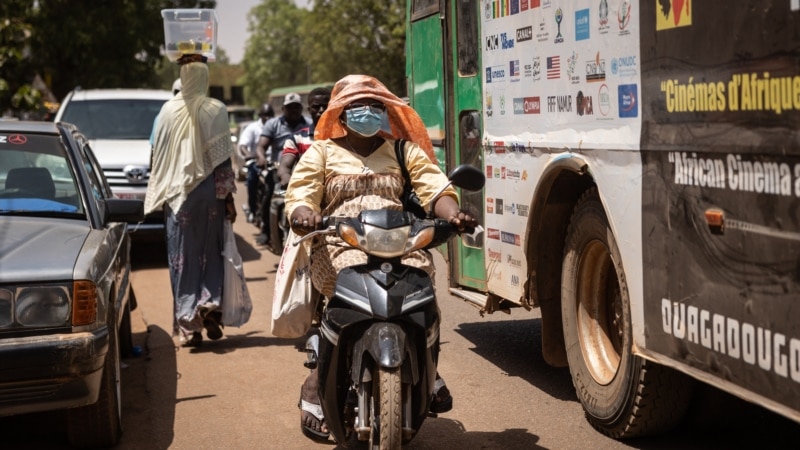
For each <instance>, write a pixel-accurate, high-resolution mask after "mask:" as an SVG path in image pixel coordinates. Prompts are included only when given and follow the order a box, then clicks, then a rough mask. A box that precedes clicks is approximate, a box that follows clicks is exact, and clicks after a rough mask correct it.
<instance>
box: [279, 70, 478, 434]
mask: <svg viewBox="0 0 800 450" xmlns="http://www.w3.org/2000/svg"><path fill="white" fill-rule="evenodd" d="M315 138H316V140H315V142H314V144H313V145H312V146H311V148H310V149H309V150H308V151H307V152H306V153H305V155H303V157H302V158H301V159H300V161H299V162H298V164H297V166H295V169H294V172H293V174H292V177H291V181H290V182H289V187H288V190H287V193H286V211H287V213H288V214H289V218H290V223H291V226H292V229H293V230H294V231H295V232H296V233H297V234H300V235H305V234H306V233H309V232H311V231H313V230H316V229H318V228H320V227H321V225H322V216H346V217H355V216H357V215H358V214H359V212H361V211H362V210H365V209H390V210H395V211H399V210H402V209H403V206H402V202H401V196H402V194H403V186H404V177H403V175H402V172H401V168H400V164H399V163H398V160H397V158H396V157H395V150H394V144H395V140H396V139H403V140H405V141H407V143H406V145H405V148H404V153H405V158H406V161H405V163H406V166H407V169H408V172H409V176H410V179H411V184H412V187H413V189H414V191H415V192H416V194H417V195H418V196H419V199H420V201H421V203H422V205H423V206H424V207H425V208H426V209H428V207H429V202H430V201H431V199H432V197H433V196H434V194H435V192H436V190H438V189H439V188H440V187H441V186H444V185H446V184H447V183H448V180H447V177H446V176H445V174H444V173H442V171H441V170H440V169H439V166H438V165H437V164H436V158H435V156H434V154H433V148H432V144H431V141H430V139H429V137H428V135H427V132H426V128H425V126H424V124H423V123H422V120H421V119H420V117H419V115H417V113H416V112H415V111H414V110H413V109H412V108H411V107H409V106H408V105H407V104H406V103H405V102H404V101H403V100H401V99H400V98H398V97H397V96H395V95H394V94H392V93H391V92H390V91H389V90H388V89H387V88H386V87H385V86H384V85H383V84H382V83H381V82H380V81H378V80H377V79H375V78H372V77H369V76H365V75H349V76H346V77H344V78H343V79H341V80H339V81H338V82H337V83H336V85H335V86H334V88H333V91H332V97H331V101H330V103H329V105H328V109H327V110H326V111H325V113H324V114H323V115H322V118H321V119H320V121H319V123H318V125H317V128H316V134H315ZM433 211H434V212H435V215H436V216H437V217H439V218H442V219H446V220H447V221H449V222H450V223H451V224H452V225H453V226H454V227H456V228H457V229H458V230H460V231H463V230H464V229H465V228H467V227H475V226H477V221H476V219H475V217H473V216H472V215H471V214H470V213H468V212H467V211H464V210H461V209H460V208H459V206H458V202H457V195H456V192H455V190H454V189H453V188H448V189H447V190H445V192H444V195H441V196H440V197H439V198H438V200H437V201H436V203H435V204H434V205H433ZM366 258H367V257H366V255H365V254H364V253H363V252H361V251H359V250H357V249H353V248H351V247H348V246H345V245H342V244H341V240H340V238H338V237H336V236H335V235H331V236H326V237H325V238H324V239H320V240H319V241H315V242H314V243H313V244H312V249H311V278H312V282H313V284H314V287H315V288H316V289H317V290H318V291H319V292H320V293H321V294H322V295H323V296H324V297H330V296H331V295H332V294H333V290H334V287H335V282H336V276H337V273H338V272H339V271H340V270H342V269H343V268H345V267H349V266H353V265H357V264H363V263H364V262H366ZM403 264H407V265H409V266H413V267H417V268H420V269H422V270H424V271H425V272H427V273H428V274H429V275H430V276H431V278H433V272H434V267H433V261H432V259H431V255H430V253H428V252H427V251H423V250H420V251H415V252H413V253H410V254H408V255H406V256H405V257H404V258H403ZM318 383H319V380H318V376H317V373H316V371H312V373H311V374H310V375H309V376H308V378H307V379H306V381H305V383H304V384H303V388H302V390H301V401H300V406H301V427H302V431H303V433H304V434H305V435H306V436H308V437H310V438H312V439H316V440H326V439H327V438H328V436H329V433H328V430H327V427H326V425H325V421H324V420H325V419H324V417H323V414H322V412H321V408H320V407H319V398H318V394H317V389H318ZM436 384H437V386H436V387H437V389H436V390H435V391H434V395H435V399H434V402H433V404H432V405H431V411H433V412H446V411H448V410H450V409H451V408H452V397H451V396H450V393H449V391H448V390H447V387H446V386H445V385H444V382H443V381H437V383H436Z"/></svg>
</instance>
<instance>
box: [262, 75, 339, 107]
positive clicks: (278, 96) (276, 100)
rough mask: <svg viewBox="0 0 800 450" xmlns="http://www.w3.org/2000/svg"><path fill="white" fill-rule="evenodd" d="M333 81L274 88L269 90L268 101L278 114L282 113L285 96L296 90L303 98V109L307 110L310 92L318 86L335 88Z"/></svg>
mask: <svg viewBox="0 0 800 450" xmlns="http://www.w3.org/2000/svg"><path fill="white" fill-rule="evenodd" d="M333 85H334V83H333V82H330V81H327V82H324V83H315V84H302V85H297V86H285V87H281V88H276V89H272V90H271V91H269V97H268V99H267V102H268V103H269V104H270V105H272V109H274V110H275V114H276V115H280V114H281V107H283V98H284V97H285V96H286V94H289V93H291V92H296V93H298V94H300V97H302V98H303V110H304V111H305V107H306V106H307V105H308V94H309V93H310V92H311V91H313V90H314V89H316V88H318V87H326V88H328V89H333Z"/></svg>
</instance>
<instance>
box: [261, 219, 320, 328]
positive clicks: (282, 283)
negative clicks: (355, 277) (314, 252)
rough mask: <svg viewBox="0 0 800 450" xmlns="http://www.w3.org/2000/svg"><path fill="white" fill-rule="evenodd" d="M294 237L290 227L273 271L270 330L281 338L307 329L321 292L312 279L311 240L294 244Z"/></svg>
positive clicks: (296, 237)
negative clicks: (273, 286) (273, 282)
mask: <svg viewBox="0 0 800 450" xmlns="http://www.w3.org/2000/svg"><path fill="white" fill-rule="evenodd" d="M297 239H298V236H297V235H296V234H294V231H291V230H290V231H289V234H288V235H287V236H286V245H285V246H284V248H283V254H281V261H280V263H279V264H278V270H277V272H276V275H275V291H274V292H273V297H272V334H273V335H275V336H278V337H282V338H298V337H301V336H304V335H305V334H306V333H307V332H308V329H309V328H311V322H312V321H313V319H314V314H316V310H317V302H318V301H319V296H320V295H319V293H318V292H317V291H316V289H314V285H313V284H312V283H311V261H310V259H309V250H310V246H311V242H310V241H305V242H303V243H301V244H299V245H293V243H294V241H296V240H297Z"/></svg>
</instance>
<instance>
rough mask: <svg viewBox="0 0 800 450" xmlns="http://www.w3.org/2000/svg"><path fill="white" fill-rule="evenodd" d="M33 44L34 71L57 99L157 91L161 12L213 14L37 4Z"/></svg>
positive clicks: (145, 6) (114, 1)
mask: <svg viewBox="0 0 800 450" xmlns="http://www.w3.org/2000/svg"><path fill="white" fill-rule="evenodd" d="M38 4H39V11H38V13H37V14H36V15H35V16H34V17H33V18H32V20H31V23H32V24H33V27H34V30H35V33H34V36H33V39H32V43H31V50H32V55H33V57H34V59H35V61H36V62H37V67H38V69H39V70H40V71H42V72H43V73H44V74H46V75H49V76H50V77H51V78H52V86H51V89H52V91H53V93H54V94H55V95H56V97H58V98H59V99H60V98H62V97H63V96H64V95H66V93H67V92H69V91H70V90H71V89H73V88H75V87H76V86H81V87H83V88H87V89H89V88H92V89H94V88H109V87H155V86H156V85H157V83H158V80H157V78H156V76H155V68H156V66H157V65H158V64H161V63H162V61H163V57H162V56H161V52H160V49H161V47H162V46H163V43H164V28H163V25H162V24H163V22H162V18H161V10H162V9H167V8H193V7H203V8H213V7H214V6H215V5H216V2H215V1H194V0H93V1H91V2H85V1H80V2H76V1H71V0H38Z"/></svg>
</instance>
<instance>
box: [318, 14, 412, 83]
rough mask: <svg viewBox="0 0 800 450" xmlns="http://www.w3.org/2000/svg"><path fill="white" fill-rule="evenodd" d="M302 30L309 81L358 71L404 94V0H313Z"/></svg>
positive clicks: (339, 76)
mask: <svg viewBox="0 0 800 450" xmlns="http://www.w3.org/2000/svg"><path fill="white" fill-rule="evenodd" d="M302 36H303V46H302V53H303V57H304V59H305V60H306V62H307V64H308V65H309V66H310V67H311V73H312V76H311V78H312V79H313V80H314V82H320V81H326V80H338V79H339V78H341V77H343V76H345V75H347V74H353V73H361V74H365V75H371V76H374V77H376V78H378V79H379V80H381V81H382V82H383V83H384V84H385V85H386V87H388V88H389V89H390V90H392V91H393V92H394V93H395V94H397V95H400V96H403V95H406V92H405V91H406V83H405V0H360V1H357V2H354V1H352V0H314V8H313V10H312V11H311V13H310V14H309V17H307V21H306V23H305V24H304V26H303V27H302Z"/></svg>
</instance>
